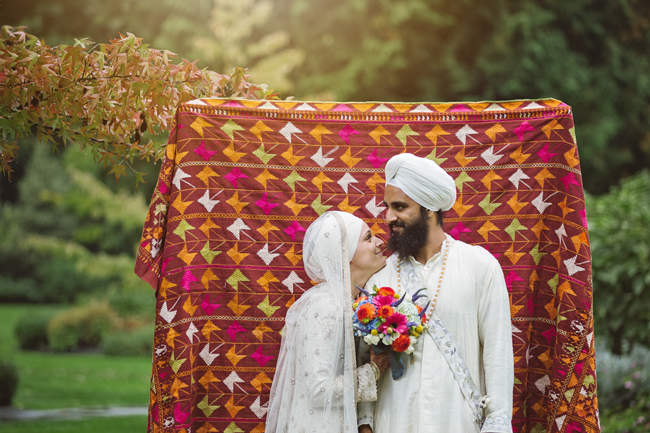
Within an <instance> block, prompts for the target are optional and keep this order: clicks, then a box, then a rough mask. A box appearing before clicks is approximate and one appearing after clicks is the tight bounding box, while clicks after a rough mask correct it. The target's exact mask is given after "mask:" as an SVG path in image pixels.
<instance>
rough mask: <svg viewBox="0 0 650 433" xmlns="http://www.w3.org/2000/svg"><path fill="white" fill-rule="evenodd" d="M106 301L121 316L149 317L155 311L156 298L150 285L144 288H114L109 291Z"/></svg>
mask: <svg viewBox="0 0 650 433" xmlns="http://www.w3.org/2000/svg"><path fill="white" fill-rule="evenodd" d="M108 302H109V303H110V305H111V308H113V309H114V310H115V311H117V313H118V314H119V315H120V316H122V317H128V316H140V317H148V318H151V317H153V316H154V314H155V312H156V298H155V296H154V293H153V291H152V290H151V288H150V287H146V288H145V290H131V291H128V292H127V291H125V290H119V291H118V290H116V291H113V292H112V293H110V295H109V297H108Z"/></svg>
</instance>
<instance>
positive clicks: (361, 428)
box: [359, 424, 372, 433]
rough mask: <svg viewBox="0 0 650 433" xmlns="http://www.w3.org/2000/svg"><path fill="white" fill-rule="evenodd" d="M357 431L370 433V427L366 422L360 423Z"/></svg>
mask: <svg viewBox="0 0 650 433" xmlns="http://www.w3.org/2000/svg"><path fill="white" fill-rule="evenodd" d="M359 433H372V429H371V428H370V426H369V425H368V424H364V425H360V426H359Z"/></svg>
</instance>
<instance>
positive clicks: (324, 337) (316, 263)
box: [266, 212, 362, 433]
mask: <svg viewBox="0 0 650 433" xmlns="http://www.w3.org/2000/svg"><path fill="white" fill-rule="evenodd" d="M361 226H362V221H361V220H360V219H359V218H357V217H355V216H353V215H351V214H348V213H344V212H325V213H324V214H323V215H321V216H320V217H319V218H318V219H317V220H316V221H314V223H312V224H311V225H310V226H309V228H308V229H307V232H306V233H305V239H304V242H303V261H304V264H305V270H306V271H307V275H309V277H310V278H311V279H312V280H314V281H316V282H318V283H320V284H318V285H316V286H314V287H312V288H311V289H309V290H307V291H306V292H305V293H304V294H303V295H302V296H301V297H300V299H299V300H298V301H296V302H295V303H294V304H293V305H292V306H291V308H290V309H289V311H288V313H287V317H286V322H285V327H284V329H283V332H282V333H283V336H282V345H281V348H280V354H279V356H278V363H277V367H276V373H275V377H274V379H273V384H272V387H271V395H270V400H269V412H268V417H267V420H266V432H267V433H276V432H277V433H302V432H305V433H312V432H313V433H321V432H322V433H325V432H327V433H331V432H341V433H356V432H357V417H356V402H357V398H356V392H357V390H356V384H357V378H356V371H357V369H356V356H355V346H354V337H353V333H352V308H351V305H352V295H351V280H350V260H351V258H352V256H353V255H354V252H355V251H356V247H357V243H358V240H359V236H360V235H361Z"/></svg>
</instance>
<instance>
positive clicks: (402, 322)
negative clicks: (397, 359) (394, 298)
mask: <svg viewBox="0 0 650 433" xmlns="http://www.w3.org/2000/svg"><path fill="white" fill-rule="evenodd" d="M408 322H409V320H408V319H407V318H406V316H405V315H403V314H400V313H395V314H393V315H392V316H390V317H389V318H388V319H386V321H385V322H384V323H382V324H381V325H379V328H378V331H379V332H383V333H385V332H386V330H387V329H388V328H389V327H390V328H393V332H397V333H398V334H405V333H407V332H408V330H409V327H408Z"/></svg>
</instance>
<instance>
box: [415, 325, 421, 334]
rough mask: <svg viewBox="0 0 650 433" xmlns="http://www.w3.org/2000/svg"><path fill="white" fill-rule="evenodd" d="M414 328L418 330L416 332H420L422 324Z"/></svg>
mask: <svg viewBox="0 0 650 433" xmlns="http://www.w3.org/2000/svg"><path fill="white" fill-rule="evenodd" d="M415 330H416V331H418V333H420V332H422V325H418V326H417V328H415Z"/></svg>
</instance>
